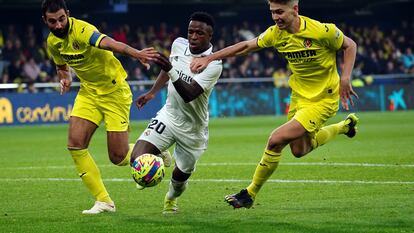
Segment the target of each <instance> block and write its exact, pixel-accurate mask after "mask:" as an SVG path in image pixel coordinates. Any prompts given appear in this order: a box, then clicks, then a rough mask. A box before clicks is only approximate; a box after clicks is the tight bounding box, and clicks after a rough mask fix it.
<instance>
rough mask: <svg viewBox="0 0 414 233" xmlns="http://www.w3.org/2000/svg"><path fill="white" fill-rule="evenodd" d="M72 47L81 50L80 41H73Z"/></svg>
mask: <svg viewBox="0 0 414 233" xmlns="http://www.w3.org/2000/svg"><path fill="white" fill-rule="evenodd" d="M72 48H73V49H74V50H79V43H78V42H77V41H76V40H75V41H73V43H72Z"/></svg>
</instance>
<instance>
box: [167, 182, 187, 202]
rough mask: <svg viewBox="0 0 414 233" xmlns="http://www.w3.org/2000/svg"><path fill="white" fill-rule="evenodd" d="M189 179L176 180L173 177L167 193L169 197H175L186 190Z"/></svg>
mask: <svg viewBox="0 0 414 233" xmlns="http://www.w3.org/2000/svg"><path fill="white" fill-rule="evenodd" d="M187 184H188V181H187V180H186V181H176V180H174V179H171V181H170V187H169V190H168V193H167V198H168V199H175V198H177V197H179V196H181V194H182V193H183V192H184V190H185V189H186V188H187Z"/></svg>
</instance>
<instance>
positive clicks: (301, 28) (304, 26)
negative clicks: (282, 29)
mask: <svg viewBox="0 0 414 233" xmlns="http://www.w3.org/2000/svg"><path fill="white" fill-rule="evenodd" d="M299 18H300V30H299V31H305V30H306V20H305V19H304V18H303V16H301V15H299Z"/></svg>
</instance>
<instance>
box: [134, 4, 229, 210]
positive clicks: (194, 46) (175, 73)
mask: <svg viewBox="0 0 414 233" xmlns="http://www.w3.org/2000/svg"><path fill="white" fill-rule="evenodd" d="M213 28H214V19H213V18H212V16H211V15H209V14H207V13H204V12H195V13H193V14H192V15H191V17H190V22H189V25H188V34H187V39H185V38H182V37H179V38H177V39H176V40H175V41H174V42H173V44H172V47H171V54H170V60H168V58H167V57H165V56H163V55H161V58H160V59H158V60H157V61H155V62H156V63H157V64H158V65H160V67H161V69H162V71H161V72H160V74H159V75H158V78H157V80H156V82H155V84H154V85H153V87H152V88H151V90H150V91H148V92H147V93H145V94H143V95H142V96H140V97H138V99H137V100H136V105H137V107H138V108H142V107H143V106H144V105H145V104H146V103H147V102H148V101H149V100H151V99H152V98H154V96H155V94H156V93H157V92H158V91H159V90H160V89H161V88H162V87H163V86H164V85H165V83H166V82H168V95H167V101H166V104H165V105H164V106H163V107H162V108H161V110H160V111H159V112H158V113H157V115H156V116H155V117H154V118H152V119H151V121H150V123H149V124H148V127H147V129H145V130H144V132H143V133H142V134H141V136H140V137H139V139H138V141H137V142H136V144H135V147H134V149H133V151H132V155H131V164H132V162H133V161H134V160H135V159H136V158H137V157H138V156H140V155H142V154H145V153H151V154H155V155H157V154H160V152H161V151H164V150H167V149H168V148H169V147H170V146H171V145H172V144H174V143H176V145H175V150H174V158H175V166H174V170H173V174H172V178H171V181H170V185H169V190H168V192H167V194H166V195H165V199H164V210H163V213H164V214H168V213H176V212H177V211H178V206H177V198H178V197H179V196H180V195H181V194H182V193H183V192H184V190H185V189H186V187H187V183H188V178H189V177H190V175H191V173H192V172H194V171H195V167H196V163H197V161H198V159H199V158H200V156H201V155H202V154H203V152H204V151H205V150H206V149H207V143H208V120H209V112H208V99H209V96H210V93H211V91H212V90H213V88H214V85H215V84H216V83H217V80H218V79H219V77H220V75H221V72H222V62H221V60H217V61H213V62H211V63H210V64H209V65H208V66H207V67H206V69H204V70H203V71H202V72H200V73H192V72H191V71H190V64H191V61H192V59H193V58H194V57H201V56H206V55H209V54H211V53H212V50H213V46H212V45H211V43H210V41H211V38H212V35H213Z"/></svg>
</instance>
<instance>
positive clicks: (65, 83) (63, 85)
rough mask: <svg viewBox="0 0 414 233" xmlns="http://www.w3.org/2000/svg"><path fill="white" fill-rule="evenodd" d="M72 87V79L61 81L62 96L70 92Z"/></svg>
mask: <svg viewBox="0 0 414 233" xmlns="http://www.w3.org/2000/svg"><path fill="white" fill-rule="evenodd" d="M71 85H72V79H71V78H62V79H61V80H60V94H61V95H63V94H65V93H66V92H68V91H69V90H70V86H71Z"/></svg>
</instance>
